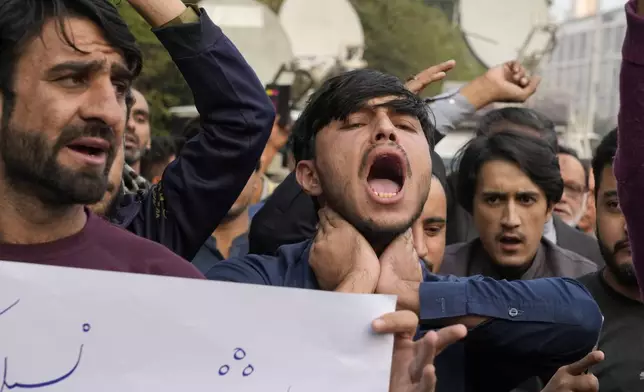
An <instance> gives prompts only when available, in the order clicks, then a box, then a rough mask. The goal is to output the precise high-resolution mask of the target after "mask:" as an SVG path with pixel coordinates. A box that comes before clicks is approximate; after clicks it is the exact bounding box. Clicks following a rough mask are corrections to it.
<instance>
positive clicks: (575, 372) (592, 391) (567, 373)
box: [541, 351, 604, 392]
mask: <svg viewBox="0 0 644 392" xmlns="http://www.w3.org/2000/svg"><path fill="white" fill-rule="evenodd" d="M603 360H604V353H603V352H601V351H593V352H591V353H590V354H588V355H586V356H585V357H584V358H582V359H580V360H579V361H577V362H575V363H573V364H571V365H567V366H562V367H560V368H559V370H557V373H555V375H554V376H553V377H552V378H551V379H550V382H548V385H546V387H545V388H544V389H543V390H542V391H541V392H598V391H599V382H598V381H597V377H595V376H593V375H592V374H585V373H586V371H587V370H588V368H590V367H592V366H594V365H597V364H598V363H600V362H601V361H603Z"/></svg>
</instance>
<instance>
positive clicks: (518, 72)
mask: <svg viewBox="0 0 644 392" xmlns="http://www.w3.org/2000/svg"><path fill="white" fill-rule="evenodd" d="M484 78H486V79H487V81H488V82H489V86H490V88H491V91H492V92H493V101H495V102H525V101H526V100H527V99H528V98H530V97H531V96H532V94H534V93H535V92H536V91H537V87H539V83H541V78H540V77H539V76H529V75H528V72H527V70H526V69H525V68H524V67H523V65H521V63H519V62H518V61H509V62H507V63H505V64H502V65H499V66H497V67H494V68H492V69H490V70H489V71H487V72H486V73H485V75H484Z"/></svg>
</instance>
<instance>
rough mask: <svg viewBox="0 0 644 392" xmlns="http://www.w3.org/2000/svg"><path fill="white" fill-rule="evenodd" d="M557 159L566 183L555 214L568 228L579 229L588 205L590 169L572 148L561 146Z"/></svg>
mask: <svg viewBox="0 0 644 392" xmlns="http://www.w3.org/2000/svg"><path fill="white" fill-rule="evenodd" d="M557 158H559V167H560V169H561V178H562V179H563V182H564V192H563V195H562V196H561V200H560V201H559V203H557V204H556V205H555V208H554V210H553V213H554V214H555V215H557V216H559V218H560V219H561V220H562V221H563V222H564V223H566V224H567V225H568V226H570V227H577V224H578V223H579V221H580V220H581V218H582V217H583V216H584V213H585V212H586V206H587V204H588V189H589V188H590V186H589V185H590V182H589V180H588V178H589V173H588V169H587V168H586V167H585V166H584V164H583V163H582V162H581V159H579V155H578V154H577V152H576V151H575V150H573V149H572V148H569V147H566V146H559V150H558V151H557Z"/></svg>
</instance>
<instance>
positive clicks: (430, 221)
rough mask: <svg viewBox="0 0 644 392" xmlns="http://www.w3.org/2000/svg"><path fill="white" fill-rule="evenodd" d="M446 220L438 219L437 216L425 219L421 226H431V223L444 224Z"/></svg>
mask: <svg viewBox="0 0 644 392" xmlns="http://www.w3.org/2000/svg"><path fill="white" fill-rule="evenodd" d="M445 222H446V220H445V219H444V218H441V217H438V216H432V217H430V218H427V219H425V220H424V221H423V224H425V225H431V224H432V223H445Z"/></svg>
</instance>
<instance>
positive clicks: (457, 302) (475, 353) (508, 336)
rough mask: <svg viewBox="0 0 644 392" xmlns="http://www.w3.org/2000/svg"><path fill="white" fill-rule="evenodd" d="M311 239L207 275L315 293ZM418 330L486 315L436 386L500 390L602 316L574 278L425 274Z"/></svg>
mask: <svg viewBox="0 0 644 392" xmlns="http://www.w3.org/2000/svg"><path fill="white" fill-rule="evenodd" d="M311 245H312V242H311V241H310V240H309V241H305V242H302V243H299V244H293V245H285V246H282V247H280V249H279V251H278V253H277V256H275V257H273V256H259V255H247V256H245V257H241V258H232V259H228V260H226V262H223V263H219V264H217V265H215V266H214V267H213V268H212V269H210V271H208V272H207V274H206V277H207V278H209V279H212V280H220V281H229V282H238V283H251V284H260V285H270V286H283V287H294V288H304V289H313V290H319V289H320V287H319V285H318V282H317V279H316V277H315V274H314V272H313V270H312V268H311V267H310V265H309V251H310V248H311ZM419 296H420V314H419V316H420V320H421V325H422V327H424V328H423V329H428V328H438V327H441V326H443V325H445V324H447V323H449V322H450V321H448V320H450V319H452V320H453V319H455V318H458V317H462V316H467V315H477V316H484V317H488V318H489V320H488V321H486V322H484V323H482V324H481V325H479V326H477V327H475V328H473V329H472V330H470V332H469V334H468V337H467V339H466V340H465V342H463V343H461V344H458V345H456V346H454V347H452V348H450V349H449V350H448V351H446V352H444V353H443V354H442V355H441V356H440V357H439V358H438V359H440V360H438V361H437V363H436V366H437V370H438V373H437V374H438V377H439V379H440V380H441V381H440V382H439V383H438V385H439V390H440V391H445V392H447V391H449V392H459V391H486V392H503V391H509V390H511V389H512V388H514V387H516V386H517V385H518V384H520V383H521V382H522V381H524V380H526V379H528V378H530V377H533V376H546V377H548V376H551V375H552V374H554V372H555V371H556V370H557V369H558V368H559V367H560V366H563V365H567V364H570V363H572V362H575V361H576V360H578V359H580V358H582V357H583V356H584V355H586V354H587V353H588V352H589V351H590V350H591V349H592V348H593V346H594V344H595V343H596V342H597V338H598V336H599V330H600V328H601V323H602V315H601V313H600V311H599V308H598V306H597V304H596V303H595V301H594V300H593V298H592V296H591V295H590V294H589V293H588V291H587V290H586V289H585V288H584V286H583V285H581V284H580V283H579V282H577V281H576V280H574V279H567V278H547V279H535V280H527V281H506V280H494V279H491V278H487V277H483V276H473V277H467V278H459V277H455V276H439V275H434V274H431V273H429V272H425V277H424V282H423V283H421V285H420V289H419Z"/></svg>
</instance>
